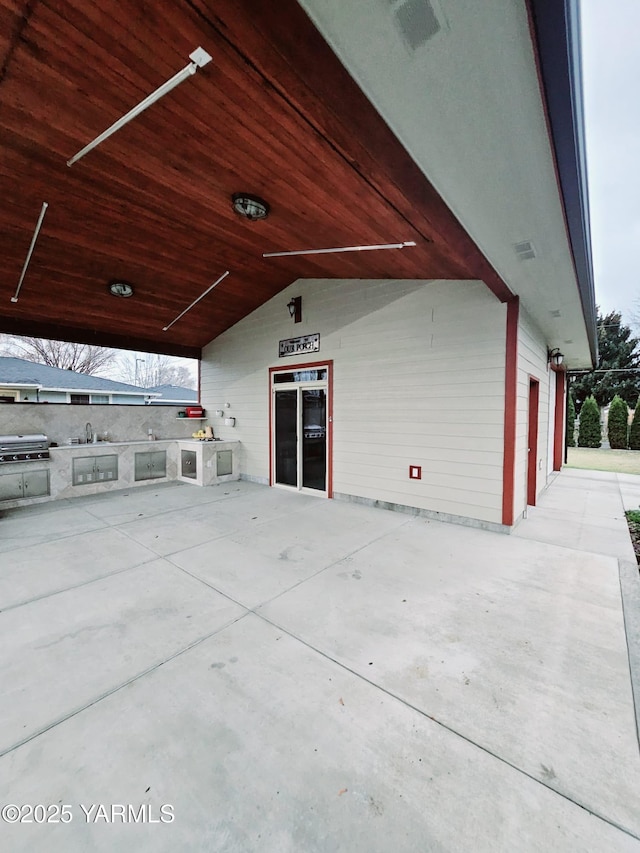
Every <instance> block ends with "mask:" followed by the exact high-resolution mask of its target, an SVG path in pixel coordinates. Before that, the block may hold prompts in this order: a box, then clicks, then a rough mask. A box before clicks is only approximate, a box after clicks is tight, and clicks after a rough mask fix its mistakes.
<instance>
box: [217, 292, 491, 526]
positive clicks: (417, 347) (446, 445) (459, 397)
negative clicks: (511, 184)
mask: <svg viewBox="0 0 640 853" xmlns="http://www.w3.org/2000/svg"><path fill="white" fill-rule="evenodd" d="M292 296H302V316H303V322H302V323H299V324H293V323H292V322H291V319H290V318H289V315H288V311H287V308H286V305H287V302H288V301H289V299H290V298H291V297H292ZM505 316H506V309H505V307H504V306H503V305H501V304H500V303H498V302H497V300H496V299H495V297H494V296H492V294H491V293H490V292H489V291H488V290H487V288H486V287H485V286H484V285H483V284H481V283H480V282H450V281H446V282H445V281H438V282H419V281H325V280H322V281H302V282H298V283H296V284H294V285H292V286H291V287H289V288H287V290H285V291H284V292H283V293H281V294H279V295H278V296H276V297H274V299H272V300H270V301H269V302H268V303H266V304H265V305H263V306H262V307H261V308H259V309H257V310H256V311H255V312H253V314H251V315H250V316H249V317H247V318H245V319H244V320H243V321H242V322H240V323H238V324H237V325H236V326H234V327H233V328H232V329H230V330H229V331H227V332H226V333H225V334H223V335H221V336H220V337H219V338H217V339H216V340H215V341H213V342H212V343H211V344H210V345H209V346H208V347H206V348H205V351H204V354H203V362H202V380H201V393H202V402H203V405H205V406H206V407H207V410H208V411H209V412H211V411H212V410H216V409H221V408H224V404H225V403H229V404H230V407H229V408H228V409H224V411H225V414H229V415H233V416H234V417H235V418H236V427H235V429H233V428H229V427H224V425H223V422H222V421H215V420H214V422H213V425H214V430H215V433H216V435H220V436H221V437H223V438H237V439H240V441H241V442H242V445H241V446H242V452H241V471H242V473H244V474H247V475H250V476H252V477H259V478H267V477H268V476H269V444H268V442H269V423H268V415H269V386H268V368H269V367H279V368H285V369H286V367H287V365H288V364H291V363H298V362H307V361H321V360H324V359H327V360H329V359H332V360H333V361H334V422H333V436H334V445H333V458H334V466H333V487H334V490H335V491H336V492H339V493H342V494H348V495H355V496H358V497H363V498H368V499H374V500H380V501H388V502H391V503H399V504H405V505H408V506H413V507H418V508H422V509H427V510H432V511H436V512H446V513H450V514H453V515H462V516H470V517H473V518H477V519H481V520H484V521H492V522H498V523H500V522H501V503H502V459H503V426H504V357H505ZM313 332H319V333H320V352H319V353H314V354H312V355H311V356H309V357H305V358H295V357H294V358H289V359H285V358H282V359H279V358H278V357H277V347H278V341H279V340H280V339H282V338H289V337H295V336H298V335H303V334H309V333H313ZM409 465H421V466H422V480H419V481H415V480H411V481H410V480H409Z"/></svg>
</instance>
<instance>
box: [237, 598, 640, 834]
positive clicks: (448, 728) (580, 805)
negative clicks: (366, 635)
mask: <svg viewBox="0 0 640 853" xmlns="http://www.w3.org/2000/svg"><path fill="white" fill-rule="evenodd" d="M250 612H251V613H253V615H255V616H258V617H259V618H260V619H262V620H263V621H264V622H266V623H267V624H269V625H271V626H272V627H273V628H277V630H279V631H282V632H283V633H284V634H286V635H287V636H288V637H290V638H291V639H293V640H297V641H298V642H300V643H302V644H303V645H304V646H306V647H307V648H308V649H310V650H311V651H313V652H315V653H317V654H319V655H321V656H322V657H324V658H325V659H326V660H328V661H330V662H331V663H334V664H335V665H336V666H339V667H340V668H341V669H343V670H345V671H346V672H349V673H350V674H351V675H353V676H355V677H356V678H358V679H360V680H362V681H364V682H365V683H367V684H369V685H370V686H371V687H374V688H376V689H378V690H380V691H381V692H383V693H384V694H385V695H386V696H388V697H389V698H390V699H393V700H395V701H397V702H400V703H401V704H402V705H404V706H405V707H407V708H409V709H410V710H412V711H414V712H415V713H417V714H419V715H420V716H421V717H425V718H426V719H428V720H431V721H432V722H433V723H435V724H436V725H437V726H440V727H441V728H443V729H445V730H446V731H448V732H449V733H450V734H453V735H454V736H456V737H459V738H460V739H461V740H463V741H465V742H466V743H468V744H469V745H470V746H472V747H475V748H476V749H479V750H481V751H482V752H484V753H485V754H486V755H489V756H491V757H492V758H494V759H495V760H496V761H499V762H500V763H501V764H504V765H506V766H507V767H510V768H511V769H512V770H515V771H516V772H517V773H520V774H522V775H523V776H526V777H527V778H528V779H530V780H531V781H533V782H536V783H538V784H539V785H541V786H542V787H543V788H546V789H547V790H549V791H551V792H552V793H554V794H557V796H559V797H562V798H563V799H564V800H567V802H570V803H572V804H573V805H575V806H577V807H578V808H580V809H582V810H583V811H585V812H587V814H590V815H591V816H592V817H595V818H597V819H598V820H601V821H603V822H604V823H606V824H608V825H609V826H612V827H613V828H615V829H617V830H619V831H620V832H622V833H624V834H625V835H628V836H629V837H630V838H633V839H635V840H637V841H640V834H636V833H635V832H633V831H632V830H631V829H629V828H627V827H625V826H623V825H622V824H620V823H618V822H617V821H615V820H613V819H611V818H608V817H607V816H606V815H603V814H601V813H600V812H597V811H595V810H594V809H593V808H591V807H590V806H588V805H586V804H585V803H582V802H580V801H579V800H577V799H574V798H573V797H572V796H570V795H569V794H567V793H565V792H563V791H560V790H558V789H557V788H554V787H553V786H551V785H549V784H547V783H546V782H545V781H544V780H542V779H538V778H537V777H536V776H533V775H532V774H531V773H529V772H528V771H527V770H525V769H524V768H522V767H518V765H517V764H513V763H512V762H511V761H509V760H508V759H507V758H503V757H502V756H500V755H498V754H497V753H495V752H493V751H492V750H491V749H489V748H488V747H486V746H483V745H482V744H481V743H478V742H477V741H475V740H473V739H472V738H470V737H468V736H467V735H465V734H463V733H462V732H459V731H458V730H457V729H455V728H453V727H452V726H449V725H447V723H445V722H443V721H442V720H439V719H438V718H437V717H434V716H432V715H431V714H428V713H427V712H426V711H425V710H423V709H421V708H418V707H417V706H416V705H414V704H412V703H411V702H409V701H408V700H407V699H404V698H403V697H402V696H399V695H398V694H396V693H394V692H393V691H392V690H389V689H388V688H386V687H384V686H382V685H380V684H378V683H377V682H375V681H372V680H371V679H369V678H367V677H366V676H365V675H362V673H359V672H358V671H357V670H354V669H352V668H351V667H349V666H348V665H347V664H345V663H342V662H341V661H339V660H337V659H335V658H333V657H331V655H330V654H328V653H327V652H324V651H322V649H318V648H317V647H316V646H314V645H312V644H311V643H309V642H308V641H307V640H304V639H303V638H302V637H299V636H298V635H297V634H294V633H292V632H291V631H290V630H288V629H287V628H284V627H283V626H282V625H280V624H278V623H277V622H274V621H273V620H272V619H269V618H268V617H267V616H265V615H264V614H262V613H260V612H258V611H254V610H252V611H250Z"/></svg>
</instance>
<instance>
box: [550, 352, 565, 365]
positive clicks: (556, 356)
mask: <svg viewBox="0 0 640 853" xmlns="http://www.w3.org/2000/svg"><path fill="white" fill-rule="evenodd" d="M547 361H548V363H549V364H553V365H554V367H560V365H561V364H562V362H563V361H564V355H563V354H562V353H561V352H560V350H559V349H558V347H556V348H555V349H548V350H547Z"/></svg>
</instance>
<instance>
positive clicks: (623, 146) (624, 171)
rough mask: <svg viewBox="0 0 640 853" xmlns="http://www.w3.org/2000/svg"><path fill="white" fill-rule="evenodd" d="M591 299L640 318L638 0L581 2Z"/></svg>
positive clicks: (639, 31)
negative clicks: (593, 287) (593, 294)
mask: <svg viewBox="0 0 640 853" xmlns="http://www.w3.org/2000/svg"><path fill="white" fill-rule="evenodd" d="M581 9H582V48H583V76H584V97H585V111H586V118H585V123H586V133H587V158H588V168H589V195H590V205H591V237H592V241H593V267H594V274H595V285H596V301H597V302H598V304H599V305H600V307H601V309H602V311H603V312H604V313H606V312H608V311H612V310H614V309H615V310H619V311H622V315H623V318H624V319H625V320H626V321H629V320H630V319H631V317H630V312H634V311H635V312H636V313H637V314H638V315H640V264H639V262H638V254H639V251H640V93H639V89H640V0H581Z"/></svg>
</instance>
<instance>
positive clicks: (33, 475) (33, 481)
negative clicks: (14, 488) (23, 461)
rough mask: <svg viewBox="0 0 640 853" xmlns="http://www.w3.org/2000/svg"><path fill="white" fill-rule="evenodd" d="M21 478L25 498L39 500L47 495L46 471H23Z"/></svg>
mask: <svg viewBox="0 0 640 853" xmlns="http://www.w3.org/2000/svg"><path fill="white" fill-rule="evenodd" d="M23 478H24V497H25V498H40V497H43V495H48V494H49V472H48V471H47V470H46V469H44V470H39V471H25V473H24V474H23Z"/></svg>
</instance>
